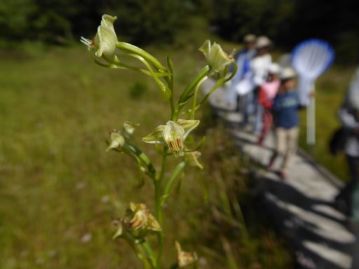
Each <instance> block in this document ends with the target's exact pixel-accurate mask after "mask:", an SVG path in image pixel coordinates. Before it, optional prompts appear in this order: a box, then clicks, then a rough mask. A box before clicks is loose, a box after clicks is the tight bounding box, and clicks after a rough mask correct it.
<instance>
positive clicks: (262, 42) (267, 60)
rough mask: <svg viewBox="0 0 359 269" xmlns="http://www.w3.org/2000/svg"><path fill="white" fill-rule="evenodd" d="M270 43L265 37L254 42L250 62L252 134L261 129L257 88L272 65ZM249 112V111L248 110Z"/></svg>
mask: <svg viewBox="0 0 359 269" xmlns="http://www.w3.org/2000/svg"><path fill="white" fill-rule="evenodd" d="M271 45H272V42H271V40H270V39H269V38H268V37H266V36H260V37H258V39H257V42H256V55H255V56H254V58H253V60H252V62H251V66H250V69H251V73H252V80H253V89H252V91H251V96H250V101H251V106H252V107H253V109H252V111H253V114H254V121H253V132H254V133H255V134H259V133H260V131H261V128H262V115H263V110H262V109H261V107H260V106H259V104H258V91H259V88H260V87H261V86H262V85H263V84H264V83H265V82H266V79H267V74H268V69H269V66H270V65H271V63H272V56H271V55H270V48H271ZM250 112H251V110H250Z"/></svg>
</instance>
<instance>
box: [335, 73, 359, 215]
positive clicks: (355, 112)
mask: <svg viewBox="0 0 359 269" xmlns="http://www.w3.org/2000/svg"><path fill="white" fill-rule="evenodd" d="M339 119H340V122H341V126H342V128H343V130H344V131H345V134H346V135H345V136H344V139H345V141H344V142H345V145H344V152H345V155H346V160H347V164H348V168H349V174H350V180H349V181H348V182H347V183H346V185H345V186H344V188H343V189H342V190H341V191H340V192H339V193H338V195H337V196H336V197H335V203H336V205H337V206H338V207H339V208H340V209H342V211H343V212H344V213H345V214H347V215H348V216H352V212H353V203H352V200H353V193H354V190H355V188H356V187H357V186H358V182H359V69H358V70H357V71H356V75H355V76H354V79H353V80H352V83H351V85H350V87H349V89H348V93H347V95H346V97H345V100H344V102H343V105H342V106H341V108H340V110H339ZM357 210H358V209H357Z"/></svg>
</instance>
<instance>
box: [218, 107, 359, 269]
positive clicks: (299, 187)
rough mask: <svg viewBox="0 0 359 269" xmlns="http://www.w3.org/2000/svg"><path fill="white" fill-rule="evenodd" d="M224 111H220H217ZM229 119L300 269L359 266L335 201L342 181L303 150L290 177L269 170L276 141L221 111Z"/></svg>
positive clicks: (256, 188)
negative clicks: (245, 127) (354, 262)
mask: <svg viewBox="0 0 359 269" xmlns="http://www.w3.org/2000/svg"><path fill="white" fill-rule="evenodd" d="M217 112H218V111H217ZM217 114H218V115H219V116H220V118H222V119H224V120H226V122H227V124H228V127H229V130H230V132H231V133H232V134H233V137H234V139H235V142H236V144H237V145H238V146H239V149H240V151H241V152H242V154H243V155H244V156H246V157H248V158H249V159H250V160H251V162H252V163H253V167H255V169H254V171H253V173H252V174H253V177H252V183H253V184H252V185H253V189H252V191H253V194H254V195H255V198H256V200H257V201H258V210H260V211H261V212H260V214H265V215H266V217H267V218H268V219H269V220H270V221H271V222H272V224H273V227H274V228H275V230H277V232H278V233H279V234H280V235H282V236H284V237H285V238H286V239H287V241H288V243H289V245H290V246H291V248H292V249H293V250H294V253H295V257H296V268H303V269H304V268H306V269H309V268H310V269H347V268H348V269H349V268H350V269H356V268H354V267H352V257H353V256H354V255H359V254H358V253H354V251H353V247H354V241H355V236H354V234H353V233H352V232H351V231H350V230H349V229H348V228H347V226H348V225H347V220H346V218H345V216H343V215H342V214H341V213H340V212H338V211H337V210H336V209H335V208H334V207H333V206H332V204H331V201H332V200H333V197H334V196H335V194H336V193H337V191H338V186H340V183H339V182H338V181H336V180H335V177H334V176H332V175H331V174H330V173H329V172H328V171H326V170H325V169H324V168H322V167H320V166H319V165H318V164H316V163H315V162H313V160H310V159H308V156H305V155H302V154H298V155H297V156H295V157H294V159H293V164H292V165H291V166H290V167H289V172H288V175H289V178H288V180H286V181H281V180H279V178H278V177H277V176H276V175H275V174H274V173H271V172H268V171H266V170H265V169H264V167H265V164H266V163H267V161H268V159H269V157H270V155H271V153H272V150H273V144H274V140H273V137H272V136H270V137H269V138H268V139H267V140H266V143H265V145H264V146H258V145H257V144H256V138H255V137H254V136H253V135H251V134H249V133H245V132H243V131H242V130H240V129H239V128H238V127H237V126H238V123H239V122H240V115H239V114H237V113H232V112H220V113H217Z"/></svg>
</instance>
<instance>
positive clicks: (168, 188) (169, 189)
mask: <svg viewBox="0 0 359 269" xmlns="http://www.w3.org/2000/svg"><path fill="white" fill-rule="evenodd" d="M185 166H186V163H185V162H180V163H179V164H178V165H177V166H176V168H175V170H174V171H173V173H172V176H171V177H170V179H169V180H168V182H167V184H166V186H165V188H164V192H163V195H162V197H161V205H162V206H163V205H164V204H165V202H166V200H167V198H168V197H169V195H170V194H171V192H172V190H173V187H174V185H175V183H176V179H177V178H178V176H179V175H180V174H181V173H182V171H183V170H184V168H185Z"/></svg>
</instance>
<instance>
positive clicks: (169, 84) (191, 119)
mask: <svg viewBox="0 0 359 269" xmlns="http://www.w3.org/2000/svg"><path fill="white" fill-rule="evenodd" d="M115 20H116V17H114V16H110V15H103V16H102V21H101V24H100V26H99V27H98V29H97V34H96V36H95V38H94V39H92V40H89V39H86V38H83V37H82V38H81V42H82V43H84V44H85V45H86V46H87V47H88V50H89V51H90V52H91V54H92V56H93V58H94V61H95V62H96V63H97V64H99V65H100V66H103V67H107V68H115V69H130V70H133V71H136V72H140V73H142V74H144V75H146V76H149V77H150V78H152V79H153V80H154V82H155V83H156V84H157V86H158V88H159V90H160V93H161V94H162V95H163V96H164V99H165V100H166V102H167V103H168V106H169V108H170V114H169V115H168V121H167V122H165V123H164V124H162V125H159V126H157V127H156V128H154V130H153V132H151V133H150V134H148V135H147V136H145V137H143V138H142V141H143V142H144V143H149V144H155V145H158V146H159V147H160V151H159V154H161V157H162V158H161V160H162V161H161V163H160V164H159V165H158V167H157V166H156V165H155V164H154V163H153V162H152V161H151V159H150V158H149V157H148V156H147V155H146V154H145V153H144V152H143V151H142V150H141V148H140V146H139V145H136V144H135V143H134V140H133V139H132V138H133V135H134V131H135V128H136V127H137V126H136V125H134V124H132V123H130V122H125V123H124V124H123V127H122V128H121V129H120V130H114V131H113V132H111V134H110V138H109V145H108V148H107V150H114V151H118V152H122V153H124V154H127V155H128V156H130V157H131V158H132V159H134V161H135V162H136V163H137V165H138V167H139V169H140V171H141V172H142V173H143V174H145V175H146V176H147V177H148V178H149V179H150V180H151V182H152V184H153V186H154V195H153V197H154V198H153V199H154V203H153V204H154V208H153V209H152V208H149V207H148V206H147V205H146V204H144V203H140V202H138V203H130V204H129V207H128V210H127V213H126V215H125V216H124V217H123V218H122V219H121V220H119V221H117V231H116V233H115V235H114V238H122V239H123V240H125V241H126V242H127V243H128V244H129V245H130V247H131V248H132V249H133V251H134V252H135V254H136V256H137V257H138V258H139V259H140V260H141V262H142V264H143V268H144V269H161V268H165V267H164V264H163V248H164V247H163V246H164V239H165V234H166V233H165V231H164V227H163V220H164V210H163V209H164V206H165V204H166V201H167V199H169V198H170V196H171V193H172V190H173V189H174V186H175V185H176V184H177V183H178V178H179V175H181V174H182V173H183V172H184V169H185V168H186V166H197V167H198V168H200V169H203V166H202V164H201V163H200V162H199V157H200V155H201V153H200V152H199V151H198V150H197V149H192V148H191V147H190V146H189V145H187V141H186V140H187V138H188V137H189V135H190V134H191V132H192V131H193V130H194V129H195V128H196V127H197V126H198V125H199V123H200V121H199V120H197V119H196V112H197V111H198V110H199V108H200V107H201V105H202V104H204V103H205V102H206V100H207V99H208V97H209V96H210V95H211V94H212V93H213V92H214V91H215V90H216V89H218V88H219V87H221V86H223V85H224V84H225V83H226V82H227V81H229V80H230V79H231V78H232V77H233V76H234V74H235V71H236V66H235V64H234V63H233V59H232V57H231V56H229V55H228V54H226V53H225V52H224V51H223V49H222V48H221V46H220V45H218V44H217V43H211V42H210V41H206V42H204V44H203V45H202V46H201V47H200V49H199V50H200V51H201V52H202V53H203V54H204V57H205V59H206V61H207V64H206V65H205V66H204V67H203V68H202V69H201V70H200V71H199V73H198V75H197V76H196V77H195V78H194V79H193V80H192V81H191V82H190V83H189V84H188V86H187V87H186V88H184V89H183V90H182V91H181V92H180V93H179V95H178V96H179V97H178V98H176V97H175V96H177V95H175V94H174V72H173V64H172V61H171V59H170V58H167V62H166V63H165V64H162V63H161V62H160V61H159V60H158V59H157V58H156V57H154V56H153V55H151V54H150V53H149V52H147V51H145V50H143V49H141V48H139V47H137V46H134V45H132V44H130V43H126V42H123V41H120V40H118V37H117V35H116V32H115V29H114V22H115ZM122 56H126V57H122ZM131 57H132V58H134V59H136V60H138V61H139V64H137V65H135V64H134V63H133V61H129V60H127V61H126V59H128V58H131ZM233 67H234V68H233ZM209 77H211V78H213V79H214V80H215V81H216V83H215V84H214V86H213V87H212V89H210V91H209V92H208V93H207V94H206V95H204V96H201V95H200V94H199V89H200V86H201V85H202V83H203V82H204V81H205V80H206V79H208V78H209ZM168 158H173V159H175V162H177V165H176V166H175V168H174V169H173V171H168V169H169V166H168V165H167V164H168V163H167V159H168ZM168 175H169V176H168ZM174 243H175V246H176V250H177V261H176V262H175V264H174V265H173V266H172V267H167V268H172V269H174V268H182V267H187V266H193V267H194V268H196V267H197V255H196V253H194V252H193V253H192V252H185V251H183V250H182V247H181V245H180V244H179V243H178V242H174Z"/></svg>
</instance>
